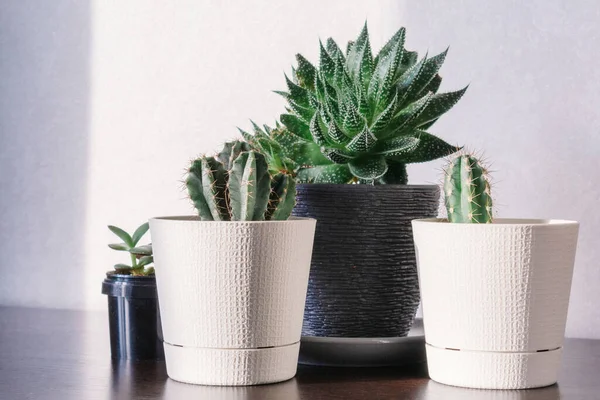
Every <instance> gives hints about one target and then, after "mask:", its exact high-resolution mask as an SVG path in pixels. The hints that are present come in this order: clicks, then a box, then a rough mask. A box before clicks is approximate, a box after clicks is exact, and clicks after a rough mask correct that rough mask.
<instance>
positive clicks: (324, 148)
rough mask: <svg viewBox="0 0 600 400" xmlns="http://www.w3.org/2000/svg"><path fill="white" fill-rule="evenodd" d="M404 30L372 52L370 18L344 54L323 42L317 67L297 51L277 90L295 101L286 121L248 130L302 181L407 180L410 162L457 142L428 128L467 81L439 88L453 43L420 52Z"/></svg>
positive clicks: (290, 104)
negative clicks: (408, 42) (281, 89)
mask: <svg viewBox="0 0 600 400" xmlns="http://www.w3.org/2000/svg"><path fill="white" fill-rule="evenodd" d="M404 38H405V29H404V28H401V29H400V30H399V31H398V32H397V33H396V34H395V35H394V36H393V37H392V38H391V39H390V40H389V41H388V42H387V43H386V44H385V45H384V46H383V48H382V49H381V50H380V51H379V53H378V54H377V55H375V56H373V54H372V52H371V45H370V42H369V34H368V30H367V24H366V23H365V26H364V28H363V29H362V32H361V33H360V35H359V36H358V38H357V39H356V41H354V42H350V43H348V46H347V49H346V52H345V54H344V53H343V52H342V50H341V49H340V48H339V46H338V45H337V44H336V42H335V41H334V40H333V39H331V38H329V39H327V42H326V45H325V46H324V45H323V44H322V43H320V59H319V65H318V67H315V66H314V65H313V64H311V63H310V62H309V61H308V60H307V59H306V58H305V57H303V56H302V55H300V54H298V55H297V56H296V59H297V67H296V68H295V69H293V74H292V79H291V80H290V79H289V78H288V77H287V76H286V83H287V88H288V91H287V92H277V93H279V94H281V95H282V96H283V97H284V98H285V99H286V100H287V103H288V107H287V111H288V112H287V113H286V114H282V115H281V117H280V121H281V123H282V124H283V126H279V125H278V126H277V127H276V128H275V129H273V130H270V129H266V130H265V131H262V130H261V129H260V128H258V126H256V125H255V126H254V128H255V129H254V130H255V135H254V136H252V135H249V134H248V133H246V132H243V131H242V134H243V135H244V138H245V139H246V140H247V141H248V142H249V143H250V144H251V145H253V147H254V148H256V149H257V150H259V151H261V152H264V153H265V154H266V155H267V157H268V159H269V163H270V164H273V165H274V166H273V168H274V169H276V168H280V167H284V168H285V169H287V170H291V171H293V172H294V173H295V174H297V179H298V181H299V182H303V183H305V182H312V183H370V184H405V183H406V182H407V174H406V164H408V163H418V162H425V161H430V160H433V159H436V158H440V157H444V156H447V155H449V154H451V153H454V152H455V151H457V150H458V148H457V147H456V146H452V145H450V144H448V143H446V142H445V141H443V140H442V139H439V138H437V137H436V136H433V135H431V134H429V133H428V132H427V131H426V130H427V129H428V128H429V127H431V126H432V125H433V124H434V123H435V122H436V121H437V120H438V119H439V118H440V116H441V115H442V114H444V113H445V112H446V111H448V110H449V109H450V108H452V107H453V106H454V104H456V102H458V100H459V99H460V98H461V97H462V96H463V94H464V92H465V91H466V89H467V88H466V87H465V88H463V89H461V90H458V91H455V92H447V93H437V92H438V89H439V87H440V84H441V82H442V78H441V76H440V75H439V74H438V71H439V69H440V67H441V66H442V64H443V62H444V60H445V58H446V53H447V50H446V51H444V52H442V53H441V54H438V55H436V56H434V57H428V56H427V55H426V56H425V57H423V58H422V59H421V60H418V57H417V53H416V52H414V51H408V50H406V49H405V48H404Z"/></svg>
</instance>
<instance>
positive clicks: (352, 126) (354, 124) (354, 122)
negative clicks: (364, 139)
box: [340, 102, 366, 134]
mask: <svg viewBox="0 0 600 400" xmlns="http://www.w3.org/2000/svg"><path fill="white" fill-rule="evenodd" d="M342 104H344V121H343V122H342V126H343V127H344V130H345V131H346V132H348V133H350V134H355V133H357V132H360V131H361V129H363V128H364V127H365V125H366V122H365V120H364V118H363V117H362V116H361V115H360V114H359V113H358V110H357V109H356V107H355V106H354V104H352V102H345V103H342ZM340 111H341V110H340Z"/></svg>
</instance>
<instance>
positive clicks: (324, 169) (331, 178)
mask: <svg viewBox="0 0 600 400" xmlns="http://www.w3.org/2000/svg"><path fill="white" fill-rule="evenodd" d="M352 178H353V176H352V173H351V172H350V169H349V168H348V165H347V164H330V165H319V166H316V167H312V168H303V169H300V171H298V175H297V176H296V179H297V180H298V182H299V183H349V182H350V181H351V180H352Z"/></svg>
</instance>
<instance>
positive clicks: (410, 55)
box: [396, 49, 419, 79]
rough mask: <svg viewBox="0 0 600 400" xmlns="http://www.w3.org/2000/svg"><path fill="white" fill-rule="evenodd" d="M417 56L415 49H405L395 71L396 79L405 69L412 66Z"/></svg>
mask: <svg viewBox="0 0 600 400" xmlns="http://www.w3.org/2000/svg"><path fill="white" fill-rule="evenodd" d="M418 58H419V54H418V53H417V52H416V51H407V50H406V49H405V50H404V55H403V56H402V60H401V61H400V66H399V67H398V71H396V79H397V78H400V77H401V76H402V75H403V74H404V73H405V72H406V71H408V70H409V69H410V68H412V67H413V65H415V64H416V63H417V59H418Z"/></svg>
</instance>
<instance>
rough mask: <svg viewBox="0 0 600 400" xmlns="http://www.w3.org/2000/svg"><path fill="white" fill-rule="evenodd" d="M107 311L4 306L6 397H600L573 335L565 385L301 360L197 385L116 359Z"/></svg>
mask: <svg viewBox="0 0 600 400" xmlns="http://www.w3.org/2000/svg"><path fill="white" fill-rule="evenodd" d="M107 319H108V318H107V316H106V314H105V313H99V312H80V311H57V310H40V309H26V308H0V399H2V400H22V399H35V400H37V399H41V400H45V399H60V400H69V399H77V400H82V399H83V400H95V399H102V400H105V399H178V400H179V399H209V400H221V399H226V400H230V399H231V400H242V399H256V400H259V399H260V400H270V399H285V400H297V399H302V400H308V399H310V400H318V399H332V400H335V399H345V400H352V399H369V400H373V399H394V400H400V399H410V400H424V399H435V400H438V399H440V400H454V399H457V400H458V399H460V400H471V399H473V400H487V399H489V400H512V399H527V400H553V399H561V400H580V399H581V400H584V399H585V400H587V399H590V400H592V399H600V341H594V340H582V339H568V340H567V342H566V344H565V356H564V361H563V366H562V371H561V374H560V380H559V384H558V385H555V386H551V387H548V388H543V389H536V390H526V391H486V390H469V389H461V388H454V387H450V386H445V385H441V384H438V383H435V382H432V381H430V380H429V379H427V371H426V367H425V366H424V365H415V366H413V367H411V368H403V369H398V368H369V369H359V368H317V367H306V366H300V367H299V369H298V375H297V376H296V378H294V379H292V380H290V381H287V382H283V383H280V384H275V385H265V386H253V387H245V388H244V387H240V388H232V387H206V386H193V385H187V384H183V383H179V382H175V381H172V380H170V379H168V377H167V374H166V371H165V365H164V363H162V362H138V363H135V362H130V363H128V362H124V363H113V362H112V361H111V359H110V346H109V342H108V321H107Z"/></svg>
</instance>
